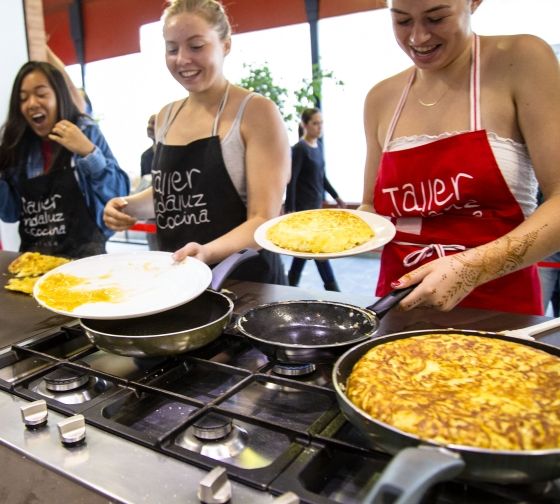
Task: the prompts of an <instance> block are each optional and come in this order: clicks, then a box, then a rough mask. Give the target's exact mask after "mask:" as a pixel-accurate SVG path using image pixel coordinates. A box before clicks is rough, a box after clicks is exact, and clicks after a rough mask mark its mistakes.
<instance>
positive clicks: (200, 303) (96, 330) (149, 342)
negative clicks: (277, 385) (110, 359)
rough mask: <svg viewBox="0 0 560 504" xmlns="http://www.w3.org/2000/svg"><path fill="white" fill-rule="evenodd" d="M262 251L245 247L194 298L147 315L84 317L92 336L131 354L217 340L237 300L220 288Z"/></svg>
mask: <svg viewBox="0 0 560 504" xmlns="http://www.w3.org/2000/svg"><path fill="white" fill-rule="evenodd" d="M257 255H258V252H256V251H255V250H252V249H243V250H241V251H240V252H237V253H236V254H233V255H231V256H229V257H228V258H226V259H224V260H223V261H222V262H221V263H219V264H218V265H217V266H215V267H214V269H213V270H212V282H211V284H210V285H211V288H212V289H213V290H211V289H206V290H205V291H204V292H203V293H202V294H201V295H200V296H198V297H196V298H194V299H193V300H191V301H189V302H187V303H185V304H183V305H180V306H177V307H176V308H173V309H171V310H166V311H163V312H159V313H156V314H152V315H147V316H144V317H133V318H128V319H117V320H115V319H113V320H104V319H80V325H81V326H82V327H83V328H84V330H85V333H86V335H87V337H88V339H89V340H90V341H91V342H92V343H93V344H94V345H95V346H97V347H98V348H100V349H101V350H105V351H107V352H110V353H114V354H118V355H125V356H128V357H156V356H164V355H177V354H180V353H183V352H187V351H189V350H195V349H196V348H200V347H201V346H204V345H206V344H208V343H210V342H212V341H214V340H215V339H216V338H217V337H218V336H220V334H222V332H223V330H224V328H225V327H226V326H227V324H228V323H229V321H230V319H231V314H232V312H233V301H232V300H231V299H229V298H228V297H227V296H226V295H224V294H222V293H220V292H217V291H218V289H220V287H221V285H222V284H223V282H224V280H225V279H226V278H227V276H228V275H229V273H231V271H233V269H235V268H236V267H237V266H239V265H240V264H241V263H243V262H245V261H247V260H248V259H251V258H253V257H255V256H257Z"/></svg>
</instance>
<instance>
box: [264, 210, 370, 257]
mask: <svg viewBox="0 0 560 504" xmlns="http://www.w3.org/2000/svg"><path fill="white" fill-rule="evenodd" d="M373 236H374V232H373V230H372V229H371V227H370V226H369V225H368V224H367V223H366V222H365V221H364V220H363V219H361V218H360V217H358V216H357V215H355V214H352V213H350V212H345V211H343V210H330V209H320V210H305V211H302V212H295V213H292V214H289V215H287V216H286V217H285V218H283V219H282V220H280V221H279V222H277V223H276V224H274V225H273V226H271V227H270V228H269V229H268V231H267V233H266V237H267V239H269V240H270V241H271V242H272V243H274V244H275V245H276V246H278V247H281V248H283V249H286V250H292V251H295V252H308V253H333V252H343V251H345V250H349V249H351V248H354V247H357V246H358V245H362V244H363V243H365V242H366V241H368V240H369V239H371V238H373Z"/></svg>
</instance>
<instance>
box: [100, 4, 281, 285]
mask: <svg viewBox="0 0 560 504" xmlns="http://www.w3.org/2000/svg"><path fill="white" fill-rule="evenodd" d="M163 25H164V26H163V36H164V39H165V47H166V63H167V68H168V69H169V71H170V73H171V75H172V76H173V77H174V78H175V79H176V80H177V81H178V82H179V83H180V84H181V85H182V86H183V87H184V88H185V89H186V90H187V91H188V97H187V98H185V99H183V100H180V101H178V102H174V103H170V104H169V105H166V106H165V107H164V108H163V109H162V110H161V111H160V113H159V114H158V117H157V120H156V141H157V147H156V153H155V158H154V164H153V166H152V187H151V188H149V189H146V190H145V191H143V192H141V193H139V194H135V195H132V196H129V197H128V198H116V199H113V200H111V201H109V203H108V204H107V206H106V209H105V222H106V223H107V225H108V226H110V227H111V228H112V229H115V230H124V229H127V228H128V227H130V226H131V225H133V224H134V222H136V219H138V218H143V219H145V218H154V217H155V219H156V224H157V238H158V244H159V248H160V250H164V251H174V252H175V253H174V256H173V257H174V259H175V260H177V261H181V260H183V259H184V258H185V257H187V256H194V257H196V258H197V259H200V260H201V261H203V262H205V263H207V264H209V265H215V264H217V263H218V262H220V261H221V260H223V259H225V258H226V257H228V256H230V255H231V254H233V253H235V252H237V251H239V250H241V249H243V248H247V247H254V248H258V245H257V243H256V242H255V240H254V236H253V235H254V233H255V230H256V229H257V227H258V226H259V225H260V224H262V223H264V222H266V221H267V220H269V219H271V218H273V217H276V216H278V215H279V214H280V210H281V207H282V198H283V195H284V191H285V188H286V184H287V182H288V180H289V176H290V150H289V143H288V136H287V132H286V129H285V127H284V124H283V122H282V118H281V116H280V112H279V111H278V108H277V107H276V105H274V103H273V102H272V101H270V100H269V99H267V98H265V97H264V96H261V95H258V94H256V93H252V92H250V91H248V90H246V89H243V88H241V87H239V86H235V85H233V84H230V83H229V82H228V80H227V79H226V77H225V75H224V74H223V65H224V59H225V57H226V56H227V55H228V53H229V51H230V48H231V26H230V23H229V20H228V18H227V16H226V14H225V11H224V9H223V6H222V5H221V4H220V3H219V2H217V1H215V0H173V1H172V2H170V3H169V5H168V7H167V8H166V10H165V12H164V15H163ZM231 278H237V279H240V280H248V281H257V282H265V283H279V284H285V283H286V279H285V274H284V270H283V267H282V262H281V258H280V256H278V255H277V254H273V253H271V252H268V251H262V250H261V251H260V252H259V257H256V258H254V259H251V260H249V261H247V262H245V263H244V264H242V265H241V266H240V267H238V268H237V269H236V271H235V272H234V273H233V274H232V275H231Z"/></svg>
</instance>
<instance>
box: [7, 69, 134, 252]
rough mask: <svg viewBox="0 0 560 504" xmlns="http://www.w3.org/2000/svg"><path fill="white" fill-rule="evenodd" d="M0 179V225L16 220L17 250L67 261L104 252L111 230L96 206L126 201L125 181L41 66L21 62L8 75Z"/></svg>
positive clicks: (61, 84) (53, 73) (55, 75)
mask: <svg viewBox="0 0 560 504" xmlns="http://www.w3.org/2000/svg"><path fill="white" fill-rule="evenodd" d="M0 174H1V177H2V180H0V218H1V219H2V220H4V221H6V222H16V221H18V220H19V234H20V237H21V245H20V251H22V252H23V251H35V252H41V253H44V254H52V255H60V256H67V257H72V258H79V257H85V256H90V255H95V254H100V253H104V252H105V242H106V241H107V238H108V236H110V235H111V234H112V231H111V230H109V229H108V228H107V227H106V226H105V225H104V223H103V220H102V212H103V207H104V205H105V203H106V202H107V201H108V200H109V199H110V198H111V197H114V196H117V195H124V194H128V190H129V183H128V177H127V175H126V174H125V173H124V172H123V171H122V170H121V169H120V168H119V167H118V165H117V162H116V160H115V158H114V156H113V154H112V153H111V150H110V149H109V146H108V145H107V142H106V141H105V139H104V137H103V135H102V134H101V132H100V130H99V128H98V126H97V125H96V124H95V122H94V121H93V120H92V119H91V118H89V117H88V116H85V115H83V114H81V113H80V112H79V110H78V108H77V107H76V105H75V104H74V103H73V102H72V99H71V95H70V92H69V90H68V87H67V85H66V83H65V81H64V77H63V75H62V73H61V72H60V71H58V70H57V69H56V68H55V67H54V66H52V65H50V64H48V63H43V62H34V61H31V62H28V63H26V64H25V65H23V66H22V68H21V69H20V71H19V72H18V75H17V76H16V79H15V81H14V86H13V89H12V96H11V100H10V109H9V114H8V120H7V121H6V124H5V125H4V127H3V135H2V143H1V144H0Z"/></svg>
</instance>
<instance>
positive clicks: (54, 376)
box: [43, 368, 89, 392]
mask: <svg viewBox="0 0 560 504" xmlns="http://www.w3.org/2000/svg"><path fill="white" fill-rule="evenodd" d="M43 379H44V380H45V386H46V388H47V389H48V390H51V391H52V392H67V391H69V390H76V389H78V388H80V387H82V386H84V385H85V384H86V383H87V382H88V381H89V376H88V375H87V374H84V373H82V372H81V371H76V370H74V369H68V368H58V369H55V370H54V371H52V372H50V373H49V374H47V375H45V376H44V378H43Z"/></svg>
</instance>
